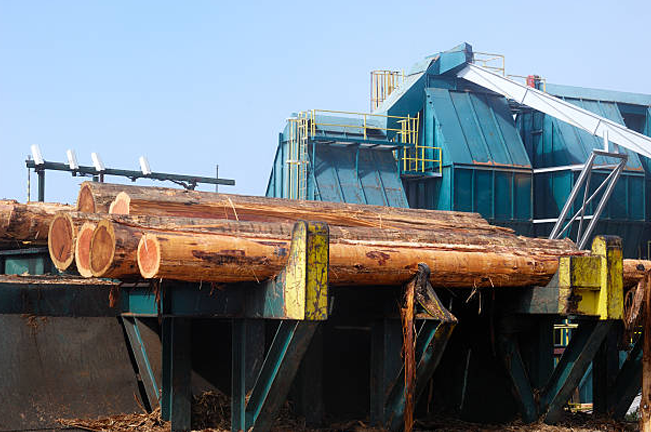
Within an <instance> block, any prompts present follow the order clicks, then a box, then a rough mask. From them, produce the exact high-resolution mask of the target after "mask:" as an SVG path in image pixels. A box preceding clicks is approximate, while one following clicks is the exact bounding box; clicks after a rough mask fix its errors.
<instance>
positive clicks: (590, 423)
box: [58, 392, 639, 432]
mask: <svg viewBox="0 0 651 432" xmlns="http://www.w3.org/2000/svg"><path fill="white" fill-rule="evenodd" d="M230 417H231V409H230V397H228V396H227V395H225V394H223V393H220V392H205V393H203V394H201V395H200V396H198V397H194V400H193V403H192V430H193V431H197V432H199V431H200V432H230V423H231V421H230ZM58 422H59V423H60V424H61V425H62V426H64V427H65V428H71V429H72V428H76V429H81V430H86V431H90V432H136V431H137V432H169V431H170V423H169V422H166V421H162V420H161V419H160V409H156V410H154V411H153V412H151V413H139V414H120V415H115V416H111V417H104V418H98V419H94V420H88V419H86V420H84V419H59V420H58ZM271 431H272V432H383V431H384V429H381V428H377V427H372V426H369V425H368V424H367V423H366V422H363V421H359V420H354V421H349V422H345V423H333V424H331V425H329V426H327V427H323V428H308V427H307V426H306V425H305V420H304V419H302V418H300V417H297V416H296V415H294V414H293V413H292V411H291V407H290V405H289V403H286V404H285V405H284V406H283V408H282V409H281V411H280V414H279V416H278V418H277V419H276V421H275V422H274V425H273V427H272V429H271ZM414 431H416V432H429V431H436V432H497V431H501V432H637V431H639V427H638V423H637V422H617V421H614V420H611V419H594V418H592V417H591V416H589V415H587V414H583V413H572V414H569V413H568V414H567V416H566V417H565V418H564V419H563V421H562V422H561V423H560V424H558V425H553V426H552V425H546V424H544V423H535V424H528V425H525V424H523V423H522V422H520V421H515V422H512V423H509V424H506V425H504V424H502V425H487V424H479V423H469V422H464V421H460V420H457V419H450V418H433V419H430V420H426V421H416V424H415V427H414Z"/></svg>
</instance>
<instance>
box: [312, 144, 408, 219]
mask: <svg viewBox="0 0 651 432" xmlns="http://www.w3.org/2000/svg"><path fill="white" fill-rule="evenodd" d="M356 157H357V156H356V150H355V149H351V148H346V147H334V146H328V145H317V148H316V161H315V166H314V178H315V180H316V188H317V197H316V199H320V200H322V201H336V202H348V203H357V204H372V205H384V206H391V207H408V204H407V198H406V196H405V192H404V189H403V187H402V182H401V180H400V176H399V174H398V167H397V165H396V163H395V161H394V159H393V154H392V153H391V152H390V151H382V150H371V149H359V159H358V167H359V173H358V172H357V170H356V169H355V162H356Z"/></svg>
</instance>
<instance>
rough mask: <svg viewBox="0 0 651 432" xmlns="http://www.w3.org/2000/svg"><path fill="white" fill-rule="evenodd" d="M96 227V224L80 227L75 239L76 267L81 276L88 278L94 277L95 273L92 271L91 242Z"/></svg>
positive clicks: (89, 223)
mask: <svg viewBox="0 0 651 432" xmlns="http://www.w3.org/2000/svg"><path fill="white" fill-rule="evenodd" d="M96 227H97V224H96V223H93V222H84V224H83V225H82V226H81V227H79V231H78V233H77V237H76V239H75V265H76V266H77V271H78V272H79V274H80V275H81V276H83V277H86V278H89V277H92V276H93V272H92V271H91V270H90V240H91V239H92V238H93V233H94V232H95V228H96Z"/></svg>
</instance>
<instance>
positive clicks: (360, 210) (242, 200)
mask: <svg viewBox="0 0 651 432" xmlns="http://www.w3.org/2000/svg"><path fill="white" fill-rule="evenodd" d="M86 185H89V186H86ZM91 185H92V186H91ZM82 188H83V189H84V190H85V192H84V193H87V194H92V196H93V199H94V201H95V202H99V201H102V202H105V201H106V200H107V199H108V198H111V197H114V198H115V199H114V200H113V202H112V203H111V204H110V205H109V207H110V208H109V212H110V213H113V214H126V215H167V216H177V217H191V218H207V219H228V220H236V221H258V222H287V221H297V220H318V221H322V222H326V223H328V224H329V225H338V226H362V227H374V228H401V229H411V230H413V229H423V230H429V229H431V228H432V227H433V226H438V227H446V228H447V227H475V228H478V229H484V230H485V231H486V232H491V233H497V232H510V233H512V232H513V231H512V230H510V229H508V228H503V227H498V226H493V225H490V224H489V223H488V222H487V221H486V220H485V219H483V218H482V217H481V216H480V215H479V214H477V213H467V212H449V211H438V210H419V209H403V208H397V207H382V206H369V205H360V204H347V203H330V202H321V201H299V200H288V199H281V198H267V197H252V196H244V195H231V194H218V193H213V192H200V191H191V190H183V189H171V188H161V187H142V186H133V185H114V184H106V183H84V184H83V185H82ZM81 194H82V191H80V196H81Z"/></svg>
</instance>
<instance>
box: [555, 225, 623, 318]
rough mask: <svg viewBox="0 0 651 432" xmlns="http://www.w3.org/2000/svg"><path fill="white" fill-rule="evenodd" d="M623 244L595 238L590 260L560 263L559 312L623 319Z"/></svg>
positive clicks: (613, 239) (611, 238)
mask: <svg viewBox="0 0 651 432" xmlns="http://www.w3.org/2000/svg"><path fill="white" fill-rule="evenodd" d="M622 275H623V258H622V241H621V239H620V238H619V237H614V236H596V237H595V238H594V240H593V242H592V254H591V255H590V256H569V257H562V258H561V259H560V263H559V268H558V287H559V311H560V312H561V313H562V314H565V315H591V316H598V317H599V319H602V320H607V319H621V318H622V316H623V309H624V300H623V297H624V296H623V278H622Z"/></svg>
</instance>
